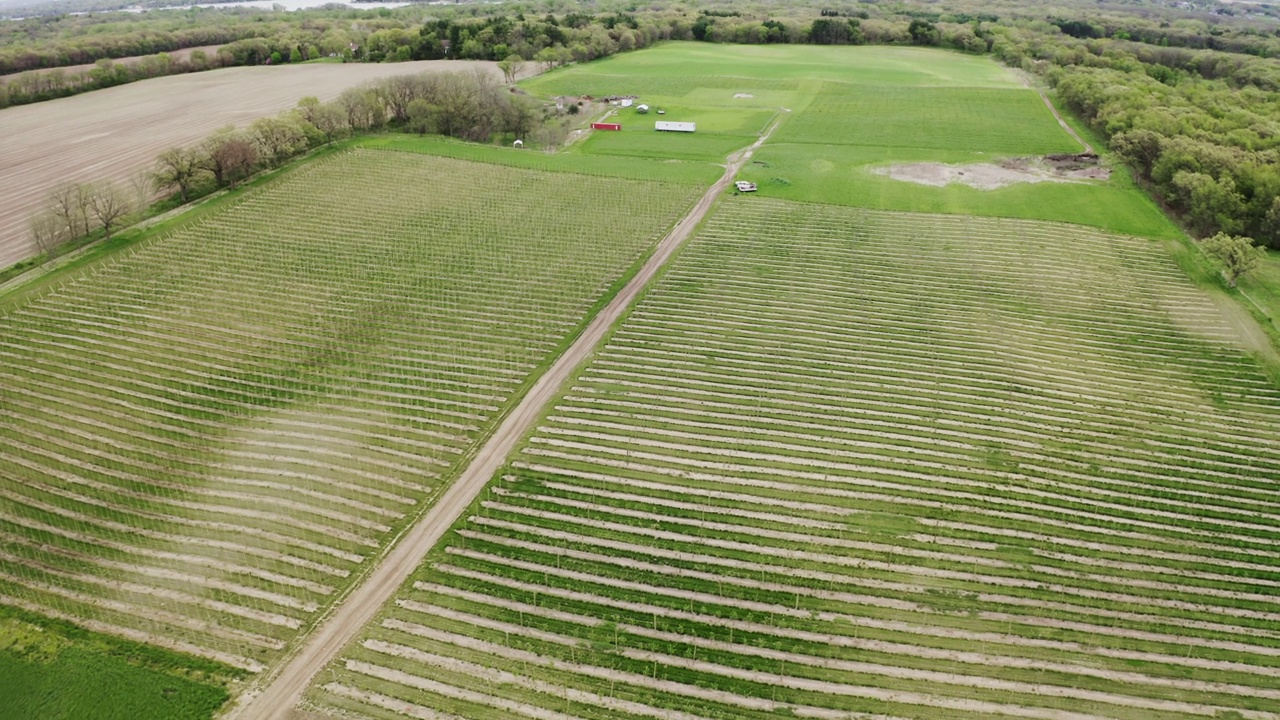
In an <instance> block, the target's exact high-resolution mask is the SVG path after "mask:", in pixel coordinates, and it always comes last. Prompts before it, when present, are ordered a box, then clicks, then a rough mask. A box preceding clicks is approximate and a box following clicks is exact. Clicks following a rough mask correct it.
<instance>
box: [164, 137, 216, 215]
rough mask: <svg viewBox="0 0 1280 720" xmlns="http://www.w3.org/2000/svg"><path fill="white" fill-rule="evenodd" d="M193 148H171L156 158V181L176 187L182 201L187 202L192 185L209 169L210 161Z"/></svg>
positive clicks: (167, 186)
mask: <svg viewBox="0 0 1280 720" xmlns="http://www.w3.org/2000/svg"><path fill="white" fill-rule="evenodd" d="M203 160H204V158H202V157H201V155H200V153H199V152H197V151H196V150H194V149H192V148H181V147H176V148H169V149H168V150H165V151H164V152H162V153H160V157H158V158H156V171H155V179H156V183H158V184H159V185H160V187H162V188H176V189H177V191H178V196H179V197H181V198H182V202H184V203H185V202H186V201H187V199H188V197H189V195H188V194H189V193H190V192H191V186H192V185H193V184H194V183H195V182H196V180H197V179H199V177H200V176H201V175H202V174H204V173H205V172H207V171H208V168H207V165H208V163H206V162H203Z"/></svg>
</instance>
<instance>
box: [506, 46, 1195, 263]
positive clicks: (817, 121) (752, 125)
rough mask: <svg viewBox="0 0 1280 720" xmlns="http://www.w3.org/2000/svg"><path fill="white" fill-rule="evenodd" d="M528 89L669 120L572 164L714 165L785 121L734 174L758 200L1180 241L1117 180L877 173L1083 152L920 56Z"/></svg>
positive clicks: (852, 52) (1055, 130) (810, 60)
mask: <svg viewBox="0 0 1280 720" xmlns="http://www.w3.org/2000/svg"><path fill="white" fill-rule="evenodd" d="M523 86H524V87H525V88H526V89H527V90H529V91H530V92H533V93H537V94H542V95H546V96H563V95H568V96H571V97H578V96H583V95H588V96H593V97H610V96H615V95H638V100H637V101H636V102H637V103H646V104H648V105H649V106H650V107H651V108H653V110H654V111H656V110H657V109H659V108H661V109H665V110H666V111H667V114H666V115H664V116H657V115H656V114H655V112H649V113H647V114H640V113H639V112H637V110H636V109H635V108H634V107H633V108H616V109H614V110H613V112H612V114H611V115H610V116H609V118H608V119H609V120H610V121H616V122H620V123H622V126H623V130H622V131H621V132H609V131H596V132H593V133H592V135H591V137H589V138H588V139H587V140H586V141H585V142H584V143H582V144H581V145H580V146H579V147H577V148H575V150H574V153H570V154H577V153H581V154H584V155H591V154H609V155H612V156H627V155H630V156H637V157H648V158H664V157H665V158H669V159H683V160H711V159H718V158H723V157H724V156H725V155H727V154H729V153H730V152H732V151H733V150H735V149H737V148H740V147H743V146H745V145H746V144H748V142H749V140H750V138H752V137H753V136H754V135H755V134H757V133H758V132H760V131H761V130H762V129H763V127H764V126H765V125H767V124H768V122H769V121H770V119H771V118H773V117H778V116H779V115H778V113H781V119H782V125H781V127H780V128H779V130H778V131H777V132H776V133H775V135H774V137H773V138H771V139H770V142H769V143H768V144H767V145H765V146H764V147H763V148H761V149H760V150H759V151H758V152H757V153H756V155H755V157H754V158H753V162H752V164H751V165H749V166H748V167H746V168H745V169H744V170H743V172H742V173H741V177H742V179H744V180H749V181H753V182H756V183H757V184H758V186H759V188H760V189H759V193H760V194H761V195H764V196H769V197H777V198H783V199H788V200H800V201H805V202H817V203H831V204H840V205H850V206H855V207H868V208H878V209H885V210H909V211H918V212H941V213H956V214H972V215H986V216H999V217H1015V218H1027V219H1040V220H1056V221H1062V222H1071V223H1077V224H1081V225H1092V226H1095V227H1101V228H1105V229H1108V230H1112V231H1115V232H1121V233H1127V234H1133V235H1141V236H1144V237H1153V238H1173V237H1178V236H1179V235H1180V232H1179V230H1178V229H1177V227H1176V226H1175V225H1174V224H1173V223H1171V222H1170V221H1169V220H1168V218H1167V217H1166V216H1165V215H1164V214H1163V213H1162V212H1161V211H1160V209H1159V208H1158V207H1156V206H1155V204H1154V203H1152V202H1151V201H1150V200H1149V199H1148V198H1147V197H1146V196H1145V195H1144V194H1143V192H1142V191H1141V190H1140V189H1139V188H1137V187H1136V186H1135V185H1134V184H1133V182H1132V181H1131V179H1130V178H1129V175H1128V173H1127V172H1125V171H1124V169H1123V168H1115V172H1113V173H1112V174H1111V177H1110V179H1108V180H1105V181H1100V180H1086V181H1077V182H1071V183H1048V182H1041V183H1034V184H1033V183H1027V182H1015V183H1013V184H1010V185H1007V186H1005V187H1000V188H997V189H983V190H979V189H975V188H973V187H969V186H965V185H961V184H957V183H952V184H949V185H946V186H943V187H931V186H923V185H919V184H916V183H913V182H906V181H903V180H898V179H894V178H891V177H888V176H887V175H886V174H884V173H885V172H886V171H887V170H888V168H890V167H891V166H893V165H896V164H901V163H929V162H933V163H950V164H966V163H989V162H998V161H999V160H1000V159H1002V158H1009V157H1027V156H1039V155H1044V154H1050V153H1072V152H1079V151H1080V150H1081V147H1080V145H1079V143H1078V142H1077V141H1076V140H1075V139H1073V138H1072V137H1071V136H1070V135H1068V134H1067V133H1065V132H1063V130H1062V128H1061V127H1059V126H1058V123H1057V122H1056V121H1055V119H1054V117H1053V115H1052V113H1050V111H1049V109H1048V108H1047V107H1045V105H1044V103H1043V101H1042V100H1041V99H1040V97H1039V95H1038V94H1037V93H1036V92H1035V91H1034V90H1031V89H1028V88H1026V87H1023V86H1022V85H1021V83H1020V82H1018V80H1017V78H1016V77H1015V76H1014V75H1013V74H1012V73H1011V72H1010V71H1008V70H1006V69H1004V68H1000V67H999V66H997V65H995V64H994V63H991V62H990V61H988V60H987V59H985V58H982V57H972V56H966V55H959V54H957V53H953V52H946V51H941V50H931V49H924V48H883V47H877V48H870V47H845V48H815V47H803V46H776V47H754V46H738V47H723V46H713V47H708V46H707V45H704V44H697V43H666V44H663V45H662V46H660V47H657V48H653V49H650V50H647V51H645V52H643V53H630V54H626V55H620V56H617V57H612V58H609V59H607V60H603V61H600V62H595V63H591V64H589V65H582V66H574V67H571V68H565V69H561V70H556V71H553V72H550V73H547V74H545V75H542V76H539V77H536V78H532V79H530V80H528V81H526V82H525V83H523ZM782 108H786V110H782ZM663 118H665V119H672V120H688V121H694V122H697V123H698V131H697V132H696V133H694V134H692V135H685V134H680V133H658V132H655V131H653V130H652V127H653V124H652V123H653V122H654V121H655V120H657V119H663ZM610 162H613V160H611V161H610Z"/></svg>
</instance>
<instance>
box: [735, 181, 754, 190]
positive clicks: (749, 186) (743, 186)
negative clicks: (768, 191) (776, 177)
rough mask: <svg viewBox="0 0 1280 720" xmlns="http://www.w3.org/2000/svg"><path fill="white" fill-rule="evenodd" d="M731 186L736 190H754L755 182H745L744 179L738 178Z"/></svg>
mask: <svg viewBox="0 0 1280 720" xmlns="http://www.w3.org/2000/svg"><path fill="white" fill-rule="evenodd" d="M733 186H734V187H736V188H738V192H755V191H756V184H755V183H753V182H747V181H746V180H739V181H738V182H736V183H734V184H733Z"/></svg>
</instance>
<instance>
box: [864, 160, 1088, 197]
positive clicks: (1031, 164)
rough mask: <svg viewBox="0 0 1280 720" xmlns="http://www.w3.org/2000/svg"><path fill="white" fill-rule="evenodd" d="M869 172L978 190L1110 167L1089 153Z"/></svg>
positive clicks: (1064, 178) (1065, 178) (1080, 178)
mask: <svg viewBox="0 0 1280 720" xmlns="http://www.w3.org/2000/svg"><path fill="white" fill-rule="evenodd" d="M871 172H873V173H875V174H877V175H886V176H888V177H891V178H893V179H894V180H901V181H903V182H913V183H916V184H918V185H929V186H932V187H943V186H946V185H950V184H952V183H959V184H961V185H968V186H969V187H971V188H976V189H978V190H995V189H997V188H1002V187H1005V186H1008V185H1016V184H1018V183H1042V182H1066V183H1071V182H1088V181H1090V180H1106V179H1107V178H1109V177H1111V170H1110V169H1109V168H1105V167H1102V166H1101V165H1100V164H1099V163H1098V156H1097V155H1093V154H1092V153H1081V154H1079V155H1046V156H1045V157H1038V158H1008V159H1006V160H1000V161H998V162H993V163H972V164H969V165H945V164H943V163H908V164H902V165H888V166H885V167H878V168H874V169H873V170H872V171H871Z"/></svg>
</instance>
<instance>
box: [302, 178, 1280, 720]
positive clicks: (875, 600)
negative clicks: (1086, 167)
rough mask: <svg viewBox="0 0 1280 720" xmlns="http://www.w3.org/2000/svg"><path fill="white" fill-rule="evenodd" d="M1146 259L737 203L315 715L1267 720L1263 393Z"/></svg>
mask: <svg viewBox="0 0 1280 720" xmlns="http://www.w3.org/2000/svg"><path fill="white" fill-rule="evenodd" d="M1246 348H1247V346H1246V345H1245V341H1244V340H1243V339H1242V338H1241V336H1240V335H1238V334H1237V331H1236V330H1235V329H1234V328H1233V326H1232V324H1231V323H1230V322H1227V321H1226V320H1225V318H1224V316H1223V315H1222V310H1221V309H1220V308H1219V306H1218V305H1217V304H1216V303H1215V302H1214V301H1213V300H1212V299H1211V298H1209V296H1207V295H1206V294H1204V292H1203V291H1201V290H1199V289H1198V288H1196V287H1195V285H1194V284H1193V283H1191V282H1190V281H1189V280H1188V279H1187V278H1186V277H1185V276H1184V275H1183V274H1182V272H1181V271H1180V270H1179V268H1178V267H1177V266H1176V265H1175V264H1174V262H1173V261H1172V260H1171V259H1170V258H1169V256H1168V255H1167V254H1166V253H1165V252H1164V250H1163V249H1162V247H1161V246H1160V245H1159V244H1158V243H1152V242H1150V241H1145V240H1140V239H1136V238H1132V237H1124V236H1118V235H1111V234H1107V233H1103V232H1100V231H1091V230H1088V229H1084V228H1080V227H1076V226H1068V225H1061V224H1051V223H1041V222H1027V221H1020V220H1006V219H989V218H973V217H960V216H947V215H923V214H909V213H886V212H879V211H867V210H856V209H851V208H845V207H838V206H818V205H811V204H803V203H790V202H785V201H777V200H770V199H767V198H761V197H758V196H746V197H739V198H733V197H730V198H725V199H724V200H723V201H722V202H721V204H720V205H719V207H718V209H717V211H716V212H715V213H714V214H713V215H712V217H711V219H710V220H709V221H708V223H707V224H706V225H705V226H704V227H703V229H702V230H701V231H700V234H699V235H698V236H697V237H696V238H694V239H693V240H692V241H691V245H690V246H688V247H687V248H685V250H684V251H683V253H682V254H681V255H680V256H679V257H678V258H677V259H676V260H675V262H674V264H673V265H672V266H671V267H670V268H669V269H668V271H667V273H666V274H665V275H664V276H663V278H662V279H661V280H660V282H659V283H658V284H657V285H656V286H655V287H654V288H653V289H652V290H651V291H650V292H649V293H648V295H647V296H646V297H645V298H644V299H643V300H642V301H641V302H640V303H639V304H638V305H637V306H636V307H635V308H634V309H633V311H632V312H631V314H630V316H629V317H628V319H627V320H626V321H625V322H624V323H622V324H621V325H620V326H618V327H617V328H616V329H615V331H614V333H613V335H612V336H611V338H610V339H609V341H608V342H607V344H606V345H605V346H604V347H603V348H602V349H601V350H600V351H599V353H598V354H597V356H596V357H595V358H594V359H593V360H592V361H591V362H590V363H589V364H588V365H587V366H586V367H585V368H584V369H583V370H582V372H581V373H580V374H579V375H578V376H577V378H576V379H575V380H574V382H573V383H572V386H571V387H569V388H568V389H567V390H566V392H565V394H564V396H563V397H562V398H561V400H560V401H558V402H557V403H556V404H555V405H554V406H553V407H552V408H551V409H550V410H549V411H548V412H547V413H546V415H545V416H544V417H543V418H542V420H541V422H540V423H539V425H538V427H537V428H536V430H535V431H534V432H533V433H532V434H531V435H530V436H529V437H528V438H527V442H526V443H525V445H524V446H523V448H522V449H521V450H520V451H519V452H518V453H517V454H516V455H515V456H513V458H512V459H511V461H510V463H509V465H508V468H507V469H506V470H505V471H504V472H503V473H502V474H501V476H500V477H499V478H495V482H494V484H493V485H492V486H491V487H490V488H489V489H488V490H487V491H486V492H485V493H484V494H483V495H482V496H481V498H480V499H479V500H478V501H477V503H476V504H475V506H474V507H473V509H472V511H471V513H470V514H469V517H467V518H466V519H465V520H463V521H461V522H460V523H459V525H458V526H457V527H456V528H455V530H454V531H453V532H452V535H451V537H450V538H449V539H448V540H447V542H446V543H445V547H443V548H442V549H440V550H439V551H437V552H436V553H435V554H434V555H433V557H432V560H431V561H430V562H429V563H428V565H427V566H425V567H423V568H422V569H421V570H420V571H419V572H418V573H417V574H416V576H415V577H414V578H413V579H412V581H411V582H410V583H409V584H407V585H406V586H405V587H404V588H403V589H402V590H401V592H400V593H399V595H398V596H397V598H396V599H395V601H394V602H393V603H391V604H389V605H388V607H386V608H385V609H384V611H383V612H382V615H381V617H380V618H379V619H378V620H377V621H375V623H373V624H372V625H371V626H370V627H369V628H367V629H366V631H365V632H364V634H363V636H362V637H361V638H360V639H359V640H358V641H356V642H355V643H353V644H352V645H351V646H349V647H348V648H347V650H346V651H344V653H343V654H342V656H341V658H340V659H339V660H337V661H336V662H335V663H333V665H332V666H331V667H330V668H329V669H326V670H324V671H323V672H322V673H321V674H320V675H319V676H317V681H316V683H317V684H316V686H315V687H314V688H313V690H312V692H311V694H310V695H309V706H310V707H311V708H312V709H315V710H319V711H322V712H325V711H328V712H333V713H336V714H339V715H341V716H343V717H350V716H353V715H354V716H366V717H370V718H392V717H415V718H430V719H432V720H440V719H443V718H449V719H452V718H481V717H486V718H487V717H504V718H507V717H527V718H556V719H557V720H560V719H568V718H581V719H583V720H596V719H598V720H605V719H610V720H612V719H616V718H663V719H666V720H695V719H699V718H726V719H727V718H733V719H743V720H746V719H752V718H759V719H761V720H763V719H764V718H777V717H806V718H829V719H832V720H835V719H837V718H839V719H845V718H855V717H857V718H862V717H875V718H879V719H882V720H898V719H921V720H923V719H927V718H939V717H945V718H948V720H978V719H979V718H983V719H985V718H1033V719H1044V720H1049V719H1053V720H1098V719H1101V718H1114V719H1117V720H1182V719H1185V718H1227V717H1231V718H1247V719H1248V720H1268V719H1273V718H1277V717H1280V690H1277V688H1278V687H1280V682H1278V680H1277V679H1278V678H1280V608H1277V605H1276V597H1277V587H1280V502H1278V501H1277V497H1276V490H1277V478H1280V438H1277V436H1276V433H1275V427H1276V424H1277V420H1280V389H1278V388H1277V386H1276V385H1275V384H1274V383H1273V382H1272V381H1271V380H1269V379H1268V377H1267V375H1266V373H1265V372H1264V369H1263V368H1262V367H1261V366H1260V365H1259V364H1258V361H1256V360H1255V359H1254V358H1253V356H1251V355H1250V354H1249V353H1248V352H1247V349H1246Z"/></svg>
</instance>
